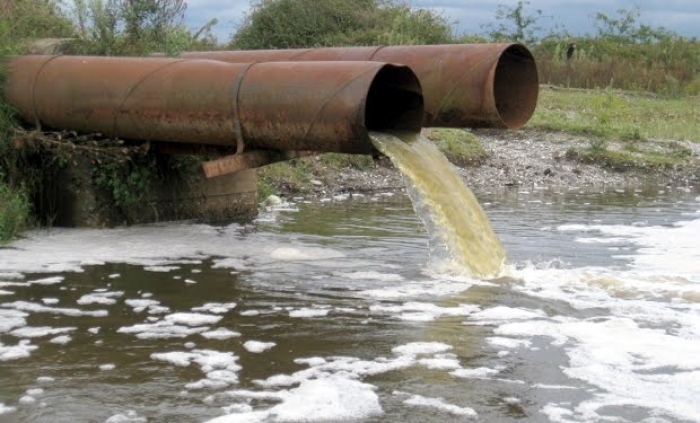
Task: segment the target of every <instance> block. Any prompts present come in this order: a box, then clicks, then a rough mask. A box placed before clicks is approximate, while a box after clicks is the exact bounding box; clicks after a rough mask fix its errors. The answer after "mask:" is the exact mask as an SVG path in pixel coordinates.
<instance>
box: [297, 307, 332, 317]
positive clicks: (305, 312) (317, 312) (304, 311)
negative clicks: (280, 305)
mask: <svg viewBox="0 0 700 423" xmlns="http://www.w3.org/2000/svg"><path fill="white" fill-rule="evenodd" d="M330 311H331V310H330V309H328V308H306V307H304V308H300V309H298V310H291V311H290V312H289V317H297V318H308V317H324V316H327V315H328V313H329V312H330Z"/></svg>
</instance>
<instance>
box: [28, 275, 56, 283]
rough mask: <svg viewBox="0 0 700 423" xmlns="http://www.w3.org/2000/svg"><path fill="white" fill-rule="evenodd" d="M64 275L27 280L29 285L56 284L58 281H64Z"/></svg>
mask: <svg viewBox="0 0 700 423" xmlns="http://www.w3.org/2000/svg"><path fill="white" fill-rule="evenodd" d="M64 279H65V277H64V276H51V277H48V278H41V279H34V280H31V281H27V285H55V284H57V283H61V282H63V280H64Z"/></svg>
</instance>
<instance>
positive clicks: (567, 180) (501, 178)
mask: <svg viewBox="0 0 700 423" xmlns="http://www.w3.org/2000/svg"><path fill="white" fill-rule="evenodd" d="M475 134H476V135H477V136H478V137H479V139H480V140H481V141H482V143H483V144H484V147H485V149H486V151H487V152H488V158H487V159H486V160H484V161H483V162H482V163H481V165H479V166H471V167H464V168H459V171H460V173H461V175H462V176H463V178H464V180H465V182H466V183H467V184H468V185H469V186H470V187H473V188H487V187H501V186H551V187H554V186H566V187H572V186H619V187H623V186H638V185H644V184H649V183H653V184H662V185H673V186H692V185H700V144H696V143H691V142H673V143H672V145H673V147H674V148H683V149H685V150H687V151H688V152H689V155H690V156H689V157H688V159H687V160H686V161H685V162H684V163H683V164H681V165H674V166H670V167H653V168H652V167H650V168H643V167H642V168H639V167H632V168H630V169H628V170H613V169H610V168H608V167H606V166H605V165H604V164H602V163H582V162H581V161H580V160H577V159H575V158H572V157H570V154H569V155H568V156H567V151H571V150H576V149H585V148H587V147H588V146H589V140H588V139H586V138H585V137H581V136H575V135H570V134H565V133H552V132H541V131H534V130H530V129H524V130H519V131H494V130H478V131H475ZM668 146H669V142H667V141H655V140H648V141H644V143H643V148H644V149H647V150H655V151H659V152H662V153H663V151H664V149H667V148H668ZM622 147H623V145H622V144H621V143H614V142H613V143H610V144H609V145H608V149H610V150H619V149H622ZM402 187H403V181H402V177H401V174H400V172H398V171H397V170H396V169H395V168H394V167H393V166H392V165H391V162H390V161H389V160H388V159H387V158H386V157H382V158H380V159H379V160H377V161H376V162H375V165H374V166H373V167H371V168H370V169H363V170H358V169H351V168H344V169H340V170H331V169H324V168H323V167H322V166H321V167H320V171H319V172H318V174H317V177H316V178H315V179H313V180H311V181H310V183H309V187H307V188H308V193H309V194H310V195H311V196H314V195H315V196H326V195H334V194H340V193H347V192H373V191H380V190H393V189H400V188H402ZM280 194H282V195H295V193H290V192H284V190H282V192H280Z"/></svg>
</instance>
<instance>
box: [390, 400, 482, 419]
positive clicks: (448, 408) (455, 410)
mask: <svg viewBox="0 0 700 423" xmlns="http://www.w3.org/2000/svg"><path fill="white" fill-rule="evenodd" d="M403 403H404V404H406V405H411V406H415V407H428V408H434V409H436V410H440V411H444V412H447V413H450V414H454V415H456V416H467V417H476V416H477V413H476V411H475V410H474V409H473V408H471V407H459V406H457V405H454V404H449V403H447V402H445V400H444V399H443V398H428V397H424V396H421V395H412V396H411V397H410V398H408V399H406V400H404V401H403Z"/></svg>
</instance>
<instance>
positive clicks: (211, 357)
mask: <svg viewBox="0 0 700 423" xmlns="http://www.w3.org/2000/svg"><path fill="white" fill-rule="evenodd" d="M151 359H153V360H158V361H165V362H167V363H170V364H173V365H175V366H180V367H187V366H189V365H190V364H197V365H199V367H200V369H201V370H202V372H203V373H205V375H206V378H204V379H201V380H199V381H197V382H192V383H188V384H186V385H185V388H186V389H204V388H214V389H221V388H225V387H227V386H230V385H233V384H235V383H238V372H239V371H240V370H241V366H240V365H238V363H237V362H238V356H236V355H235V354H233V353H232V352H219V351H214V350H192V351H189V352H183V351H173V352H167V353H153V354H151Z"/></svg>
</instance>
